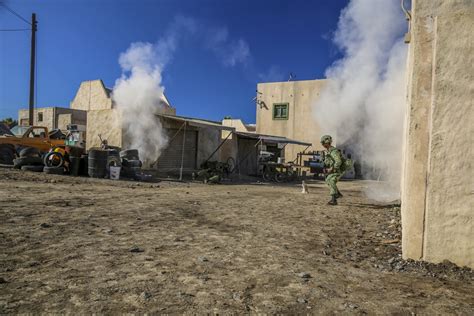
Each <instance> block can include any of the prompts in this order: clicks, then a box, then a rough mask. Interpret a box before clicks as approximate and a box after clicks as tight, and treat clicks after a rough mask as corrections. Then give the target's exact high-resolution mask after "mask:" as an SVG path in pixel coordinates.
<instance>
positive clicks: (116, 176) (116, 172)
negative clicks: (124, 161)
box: [109, 166, 122, 180]
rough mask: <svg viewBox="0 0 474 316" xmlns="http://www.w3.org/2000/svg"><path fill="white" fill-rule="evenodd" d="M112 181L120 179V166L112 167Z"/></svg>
mask: <svg viewBox="0 0 474 316" xmlns="http://www.w3.org/2000/svg"><path fill="white" fill-rule="evenodd" d="M109 168H110V171H109V173H110V179H111V180H119V179H120V169H122V167H119V166H110V167H109Z"/></svg>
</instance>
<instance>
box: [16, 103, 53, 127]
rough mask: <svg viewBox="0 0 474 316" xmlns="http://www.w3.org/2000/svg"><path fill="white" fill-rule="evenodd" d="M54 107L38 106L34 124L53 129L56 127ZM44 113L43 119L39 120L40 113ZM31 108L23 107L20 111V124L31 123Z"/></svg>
mask: <svg viewBox="0 0 474 316" xmlns="http://www.w3.org/2000/svg"><path fill="white" fill-rule="evenodd" d="M54 109H55V108H54V107H47V108H36V109H35V110H34V115H33V125H37V126H44V127H47V128H48V130H53V129H55V128H56V125H55V118H54V115H55V114H54ZM39 113H42V114H43V120H42V121H39V120H38V114H39ZM29 115H30V114H29V110H28V109H22V110H19V111H18V124H20V125H25V126H28V125H29Z"/></svg>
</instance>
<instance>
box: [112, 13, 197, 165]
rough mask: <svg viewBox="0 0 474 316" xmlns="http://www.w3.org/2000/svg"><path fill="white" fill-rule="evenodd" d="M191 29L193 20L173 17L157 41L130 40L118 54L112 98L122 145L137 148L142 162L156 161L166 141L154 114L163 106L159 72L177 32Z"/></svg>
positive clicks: (190, 30)
mask: <svg viewBox="0 0 474 316" xmlns="http://www.w3.org/2000/svg"><path fill="white" fill-rule="evenodd" d="M193 30H194V21H193V20H190V19H187V18H184V17H177V18H176V19H175V20H174V22H173V23H172V24H171V26H170V27H169V28H168V30H167V32H166V33H165V35H164V36H163V37H162V38H161V39H160V40H159V41H158V42H157V43H155V44H151V43H142V42H137V43H132V44H131V45H130V47H129V48H128V49H127V51H125V52H124V53H122V54H120V57H119V64H120V67H121V68H122V76H121V77H120V78H119V79H117V80H116V82H115V86H114V89H113V100H114V102H115V104H116V106H117V109H118V110H119V111H120V112H121V117H122V124H123V131H124V134H125V135H124V139H125V144H126V146H127V147H128V148H134V149H138V151H139V154H140V158H141V159H142V160H143V161H145V162H148V163H152V162H154V161H156V159H158V157H159V156H160V153H161V151H162V150H163V149H164V147H165V146H166V143H167V137H166V134H165V133H164V130H163V128H162V126H161V123H160V121H159V120H158V119H157V118H156V116H155V115H156V114H158V113H160V112H162V111H161V110H162V109H163V106H165V105H164V102H165V101H164V87H163V86H162V76H161V75H162V72H163V70H164V68H165V66H166V65H167V64H168V63H169V62H170V60H171V58H172V56H173V53H174V52H175V50H176V47H177V43H178V41H179V40H180V38H181V36H183V34H192V32H193Z"/></svg>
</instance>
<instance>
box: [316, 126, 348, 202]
mask: <svg viewBox="0 0 474 316" xmlns="http://www.w3.org/2000/svg"><path fill="white" fill-rule="evenodd" d="M331 144H332V137H331V136H329V135H324V136H323V137H321V145H323V147H324V148H326V152H325V153H326V154H325V158H324V167H325V168H327V172H328V175H327V176H326V184H327V185H328V186H329V191H330V194H331V200H330V201H329V202H328V204H329V205H337V199H338V198H341V197H342V194H341V192H339V189H338V188H337V181H339V179H340V178H341V177H342V176H343V174H344V171H345V167H346V166H345V163H344V159H343V157H342V154H341V152H340V150H339V149H337V148H336V147H333V146H331Z"/></svg>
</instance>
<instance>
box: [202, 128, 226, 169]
mask: <svg viewBox="0 0 474 316" xmlns="http://www.w3.org/2000/svg"><path fill="white" fill-rule="evenodd" d="M221 141H222V139H221V130H220V129H217V128H215V127H201V128H199V130H198V144H197V161H196V165H197V167H198V168H199V167H200V166H201V164H202V163H203V162H204V161H206V159H208V158H209V156H210V155H211V154H212V153H213V152H214V150H216V149H217V147H218V146H219V144H220V143H221ZM220 152H221V148H219V150H218V151H217V152H216V153H215V154H214V155H213V156H212V157H211V158H210V159H209V160H210V161H221V154H220Z"/></svg>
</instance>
